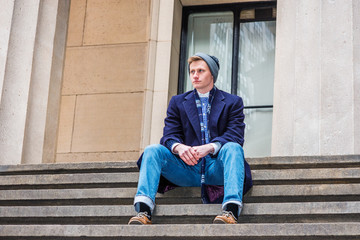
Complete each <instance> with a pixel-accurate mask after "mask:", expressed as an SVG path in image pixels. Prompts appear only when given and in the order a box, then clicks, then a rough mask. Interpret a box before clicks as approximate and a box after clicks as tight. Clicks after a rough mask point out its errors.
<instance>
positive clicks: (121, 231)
mask: <svg viewBox="0 0 360 240" xmlns="http://www.w3.org/2000/svg"><path fill="white" fill-rule="evenodd" d="M140 228H141V230H140ZM359 235H360V223H317V224H314V223H311V224H307V223H291V224H289V223H283V224H238V225H233V226H230V225H213V224H198V225H194V224H188V225H187V224H184V225H153V226H145V227H144V226H124V225H81V226H80V225H7V226H6V225H5V226H0V236H37V237H44V238H46V237H50V236H67V237H80V236H84V237H85V236H86V237H108V236H109V237H155V238H156V239H159V238H165V237H168V238H170V237H183V238H190V237H202V238H204V239H206V238H209V237H216V238H219V237H224V239H229V237H235V238H236V239H248V238H249V237H282V239H285V238H286V239H291V237H309V236H311V237H313V239H316V237H321V236H325V237H326V236H327V237H329V239H330V237H336V236H337V237H341V236H343V237H344V238H342V239H346V237H356V236H359ZM267 239H269V238H267ZM336 239H339V238H336ZM348 239H349V238H348ZM352 239H354V238H352Z"/></svg>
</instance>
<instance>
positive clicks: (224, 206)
mask: <svg viewBox="0 0 360 240" xmlns="http://www.w3.org/2000/svg"><path fill="white" fill-rule="evenodd" d="M229 203H234V204H236V205H238V207H239V208H238V217H239V216H240V213H241V210H242V208H243V204H242V202H240V201H237V200H230V201H227V202H225V203H223V204H222V210H225V208H226V205H227V204H229Z"/></svg>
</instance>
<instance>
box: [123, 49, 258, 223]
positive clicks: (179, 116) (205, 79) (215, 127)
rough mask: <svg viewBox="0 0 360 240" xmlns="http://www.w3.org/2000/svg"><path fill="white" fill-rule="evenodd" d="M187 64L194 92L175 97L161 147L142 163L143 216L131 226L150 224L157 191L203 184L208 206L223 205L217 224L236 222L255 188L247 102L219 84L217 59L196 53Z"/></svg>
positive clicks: (138, 199)
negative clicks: (247, 146)
mask: <svg viewBox="0 0 360 240" xmlns="http://www.w3.org/2000/svg"><path fill="white" fill-rule="evenodd" d="M188 63H189V73H190V78H191V81H192V84H193V86H194V88H195V89H194V90H193V91H189V92H186V93H184V94H180V95H177V96H174V97H172V99H171V100H170V103H169V107H168V110H167V117H166V118H165V127H164V132H163V137H162V138H161V140H160V143H161V144H157V145H151V146H148V147H147V148H146V149H145V151H144V153H143V155H142V156H141V157H140V159H139V161H138V165H140V164H141V166H140V175H139V183H138V189H137V193H136V195H135V199H134V206H135V210H136V211H137V212H138V214H137V216H135V217H132V218H131V219H130V221H129V224H151V214H152V212H153V210H154V207H155V195H156V192H157V191H159V192H165V191H167V190H169V189H171V188H172V187H173V186H174V185H175V186H183V187H190V186H201V195H202V200H203V202H204V203H217V202H221V201H222V209H223V213H222V214H221V215H219V216H217V217H216V218H215V219H214V223H226V224H229V223H230V224H234V223H237V218H238V216H239V215H240V212H241V209H242V197H243V194H244V192H246V191H247V190H248V189H249V188H251V186H252V181H251V173H250V168H249V166H248V164H247V163H246V162H245V160H244V153H243V149H242V145H243V143H244V128H245V124H244V114H243V108H244V106H243V102H242V99H241V98H240V97H238V96H235V95H231V94H229V93H226V92H223V91H221V90H219V89H217V88H216V87H215V86H214V83H215V82H216V79H217V76H218V71H219V67H220V65H219V61H218V59H217V58H216V57H214V56H210V55H207V54H204V53H197V54H195V55H194V56H192V57H190V58H189V60H188ZM245 172H246V174H245ZM244 181H245V191H244ZM222 186H223V187H222Z"/></svg>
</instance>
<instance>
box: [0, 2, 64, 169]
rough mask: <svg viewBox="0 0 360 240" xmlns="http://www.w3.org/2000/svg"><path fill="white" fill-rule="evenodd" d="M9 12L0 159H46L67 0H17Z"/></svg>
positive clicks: (55, 117)
mask: <svg viewBox="0 0 360 240" xmlns="http://www.w3.org/2000/svg"><path fill="white" fill-rule="evenodd" d="M8 5H10V4H8ZM10 7H11V6H8V8H10ZM12 11H13V14H12V16H11V14H9V16H8V18H10V19H12V22H11V29H10V36H9V45H8V49H7V52H6V59H5V69H4V77H3V91H2V96H1V105H0V152H1V155H0V164H20V163H41V162H51V161H53V159H54V156H55V144H54V143H53V141H54V140H55V139H56V129H57V125H58V112H59V111H58V109H59V101H60V91H61V75H62V62H63V57H64V47H65V36H66V30H67V29H66V28H67V18H68V12H69V1H68V0H66V1H62V0H58V1H40V0H32V1H27V0H16V1H15V2H14V4H13V10H12ZM8 21H10V20H8ZM1 44H2V45H0V48H1V49H2V47H3V46H4V43H3V42H1ZM1 56H2V55H1ZM0 63H1V62H0Z"/></svg>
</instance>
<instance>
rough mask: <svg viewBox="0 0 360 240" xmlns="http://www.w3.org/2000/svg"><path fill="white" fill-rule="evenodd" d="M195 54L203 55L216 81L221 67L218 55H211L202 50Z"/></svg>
mask: <svg viewBox="0 0 360 240" xmlns="http://www.w3.org/2000/svg"><path fill="white" fill-rule="evenodd" d="M194 56H197V57H201V58H202V59H203V60H204V61H205V62H206V64H207V65H208V67H209V69H210V72H211V74H212V76H213V78H214V83H215V82H216V79H217V77H218V73H219V69H220V63H219V59H217V57H215V56H210V55H208V54H206V53H201V52H198V53H195V55H194ZM189 68H190V66H189Z"/></svg>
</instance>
